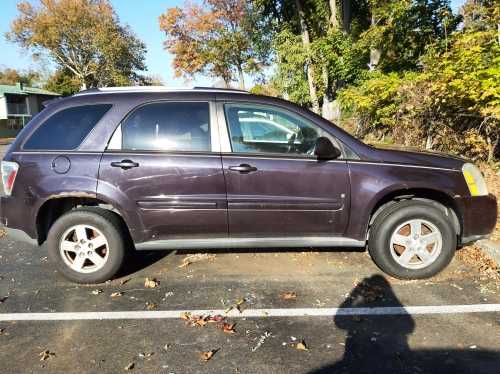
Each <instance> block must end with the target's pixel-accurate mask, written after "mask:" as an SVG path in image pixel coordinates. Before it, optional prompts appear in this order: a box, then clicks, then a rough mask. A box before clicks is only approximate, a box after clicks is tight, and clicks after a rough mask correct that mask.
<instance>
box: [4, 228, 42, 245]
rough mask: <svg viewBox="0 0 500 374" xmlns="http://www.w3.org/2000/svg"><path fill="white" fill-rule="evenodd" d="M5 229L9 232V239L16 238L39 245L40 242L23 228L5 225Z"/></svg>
mask: <svg viewBox="0 0 500 374" xmlns="http://www.w3.org/2000/svg"><path fill="white" fill-rule="evenodd" d="M4 230H5V231H6V232H7V237H8V238H9V239H12V240H16V241H19V242H24V243H28V244H31V245H34V246H37V245H38V242H37V240H36V239H33V238H30V236H29V235H28V234H26V233H25V232H24V231H22V230H18V229H11V228H9V227H4Z"/></svg>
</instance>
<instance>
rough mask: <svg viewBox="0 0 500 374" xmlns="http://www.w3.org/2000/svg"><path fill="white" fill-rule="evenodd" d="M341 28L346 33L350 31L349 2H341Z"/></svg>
mask: <svg viewBox="0 0 500 374" xmlns="http://www.w3.org/2000/svg"><path fill="white" fill-rule="evenodd" d="M342 27H343V29H344V31H345V32H346V33H349V32H350V31H351V0H342Z"/></svg>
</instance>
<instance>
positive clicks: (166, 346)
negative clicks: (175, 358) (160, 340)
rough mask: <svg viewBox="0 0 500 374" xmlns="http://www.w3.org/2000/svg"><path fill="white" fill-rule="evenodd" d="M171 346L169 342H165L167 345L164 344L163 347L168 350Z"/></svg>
mask: <svg viewBox="0 0 500 374" xmlns="http://www.w3.org/2000/svg"><path fill="white" fill-rule="evenodd" d="M169 348H170V344H169V343H167V344H165V345H164V346H163V349H164V350H165V351H168V349H169Z"/></svg>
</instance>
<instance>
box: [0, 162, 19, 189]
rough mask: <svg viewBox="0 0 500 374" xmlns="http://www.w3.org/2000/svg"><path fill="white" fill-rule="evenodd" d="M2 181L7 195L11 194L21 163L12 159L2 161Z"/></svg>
mask: <svg viewBox="0 0 500 374" xmlns="http://www.w3.org/2000/svg"><path fill="white" fill-rule="evenodd" d="M1 168H2V183H3V190H4V192H5V194H6V195H7V196H10V194H11V193H12V189H13V188H14V182H15V181H16V175H17V171H18V170H19V165H18V164H17V163H15V162H11V161H2V167H1Z"/></svg>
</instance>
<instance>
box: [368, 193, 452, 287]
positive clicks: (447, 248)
mask: <svg viewBox="0 0 500 374" xmlns="http://www.w3.org/2000/svg"><path fill="white" fill-rule="evenodd" d="M456 245H457V240H456V234H455V231H454V229H453V225H452V222H451V220H450V217H448V216H447V215H446V214H445V213H444V212H443V211H442V210H441V209H439V208H438V207H436V206H435V205H433V204H431V203H427V202H423V201H418V200H406V201H401V202H398V203H395V204H393V205H391V206H389V207H388V208H386V209H385V210H384V211H383V212H381V213H380V214H379V215H378V216H377V217H376V218H375V221H374V222H373V225H372V227H371V229H370V238H369V241H368V250H369V252H370V255H371V257H372V258H373V260H374V261H375V263H376V264H377V265H378V266H379V267H380V268H381V269H382V270H383V271H385V272H386V273H387V274H389V275H392V276H393V277H396V278H402V279H420V278H428V277H431V276H433V275H435V274H437V273H439V272H440V271H441V270H443V269H444V268H445V267H446V266H447V265H448V264H449V263H450V261H451V259H452V258H453V255H454V253H455V250H456Z"/></svg>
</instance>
